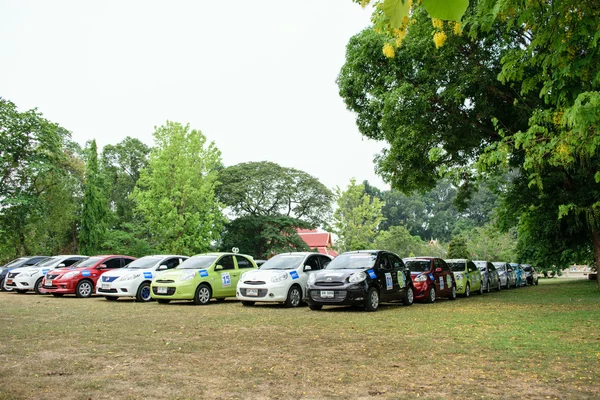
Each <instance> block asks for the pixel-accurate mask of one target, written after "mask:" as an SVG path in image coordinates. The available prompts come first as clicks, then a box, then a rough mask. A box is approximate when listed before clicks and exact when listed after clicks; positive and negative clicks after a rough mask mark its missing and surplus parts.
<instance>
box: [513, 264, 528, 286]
mask: <svg viewBox="0 0 600 400" xmlns="http://www.w3.org/2000/svg"><path fill="white" fill-rule="evenodd" d="M510 266H511V267H513V269H514V270H515V280H516V287H521V286H527V279H526V278H525V271H523V268H521V264H517V263H510Z"/></svg>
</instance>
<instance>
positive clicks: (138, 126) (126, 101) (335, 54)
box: [0, 0, 389, 189]
mask: <svg viewBox="0 0 600 400" xmlns="http://www.w3.org/2000/svg"><path fill="white" fill-rule="evenodd" d="M369 18H370V10H363V9H361V7H360V6H359V5H357V4H355V3H353V2H352V1H351V0H265V1H249V0H229V1H207V0H196V1H192V0H190V1H176V0H169V1H167V0H164V1H149V0H143V1H142V0H140V1H130V0H120V1H112V0H103V1H95V2H92V1H84V0H75V1H57V0H53V1H48V0H39V1H24V0H0V96H1V97H4V98H6V99H8V100H11V101H13V102H14V103H15V104H16V105H17V106H18V107H19V109H20V110H21V111H25V110H26V109H30V108H34V107H37V108H38V109H39V110H40V111H41V112H42V113H43V114H44V116H45V117H46V118H48V119H50V120H52V121H54V122H57V123H59V124H60V125H62V126H63V127H65V128H67V129H69V130H70V131H72V133H73V139H74V140H75V141H77V142H79V143H80V144H82V145H83V144H84V143H85V142H86V141H87V140H89V139H93V138H95V139H96V140H97V142H98V146H100V147H101V146H104V145H106V144H116V143H118V142H120V141H121V140H122V139H123V138H124V137H125V136H132V137H135V138H138V139H140V140H142V141H143V142H145V143H147V144H149V145H152V132H153V130H154V126H157V125H162V124H163V123H164V122H165V121H166V120H171V121H177V122H181V123H189V124H190V125H191V127H192V128H194V129H199V130H201V131H202V132H203V133H204V134H205V135H206V136H207V138H208V139H209V140H213V141H215V142H216V144H217V146H218V147H219V149H220V150H221V151H222V153H223V161H224V163H225V165H234V164H237V163H240V162H245V161H262V160H269V161H273V162H276V163H278V164H280V165H282V166H286V167H293V168H297V169H300V170H303V171H306V172H308V173H310V174H311V175H314V176H316V177H317V178H319V179H320V180H321V182H323V183H324V184H325V185H327V186H328V187H331V188H333V187H335V186H336V185H337V186H340V187H343V188H344V187H346V185H347V184H348V183H349V181H350V178H352V177H355V178H356V179H357V181H358V182H362V181H363V180H365V179H367V180H369V182H370V183H371V184H373V185H375V186H378V187H380V188H381V189H388V188H389V186H388V185H386V184H384V183H383V181H382V180H381V178H379V177H378V176H376V175H375V172H374V168H373V157H374V155H375V154H376V153H378V152H379V151H380V150H381V148H382V147H383V144H382V143H377V142H374V141H371V140H367V139H365V138H363V137H362V136H361V135H360V133H359V132H358V129H357V128H356V124H355V120H354V115H353V114H352V113H351V112H349V111H348V110H346V108H345V105H344V103H343V101H342V99H341V98H340V97H339V95H338V88H337V85H336V83H335V79H336V77H337V75H338V73H339V70H340V67H341V66H342V65H343V63H344V59H345V58H344V56H345V47H346V44H347V43H348V40H349V39H350V37H351V36H352V35H354V34H356V33H358V32H359V31H361V30H362V29H364V28H365V27H367V26H368V25H369V23H370V21H369Z"/></svg>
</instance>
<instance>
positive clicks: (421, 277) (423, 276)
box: [415, 274, 428, 282]
mask: <svg viewBox="0 0 600 400" xmlns="http://www.w3.org/2000/svg"><path fill="white" fill-rule="evenodd" d="M427 278H428V276H427V275H426V274H421V275H419V276H417V277H416V278H415V282H425V281H427Z"/></svg>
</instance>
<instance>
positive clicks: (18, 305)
mask: <svg viewBox="0 0 600 400" xmlns="http://www.w3.org/2000/svg"><path fill="white" fill-rule="evenodd" d="M0 304H1V309H2V311H1V314H0V318H1V321H0V399H59V398H62V399H137V398H156V399H199V398H206V399H229V398H236V399H261V398H265V399H266V398H281V399H283V398H307V399H310V398H342V399H355V398H359V399H360V398H363V399H366V398H377V399H396V398H415V397H420V398H425V399H446V398H453V399H462V398H465V399H466V398H469V399H472V398H478V399H481V398H526V399H528V398H529V399H538V398H539V399H547V398H550V399H553V398H561V399H562V398H570V399H579V398H581V399H586V398H600V384H599V381H600V369H599V366H600V365H599V364H600V291H598V289H597V286H596V284H595V283H593V282H588V281H572V280H558V279H555V280H551V281H543V280H540V285H539V286H535V287H528V288H521V289H517V290H514V289H513V290H510V291H506V290H503V291H501V292H498V293H490V294H485V295H483V296H474V297H472V298H469V299H459V300H457V301H454V302H453V301H444V300H440V301H439V302H437V303H436V304H432V305H428V304H415V305H414V306H412V307H403V306H401V305H387V306H382V307H381V308H380V310H379V311H378V312H376V313H365V312H362V311H359V310H357V309H349V308H325V309H323V310H322V311H320V312H316V311H310V310H309V309H308V308H307V307H303V308H299V309H284V308H282V307H281V306H279V305H259V306H255V307H252V308H247V307H243V306H242V305H241V304H240V303H238V302H236V301H233V300H232V301H225V302H223V303H216V302H215V303H211V304H210V305H208V306H193V305H191V304H190V303H172V304H168V305H161V304H157V303H150V304H139V303H135V302H133V301H128V300H119V301H118V302H108V301H106V300H104V298H91V299H77V298H74V297H70V298H69V297H63V298H54V297H52V296H37V295H33V294H28V295H19V294H14V293H0Z"/></svg>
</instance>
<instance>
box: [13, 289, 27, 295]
mask: <svg viewBox="0 0 600 400" xmlns="http://www.w3.org/2000/svg"><path fill="white" fill-rule="evenodd" d="M15 290H16V291H17V293H20V294H25V293H27V290H25V289H15Z"/></svg>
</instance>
